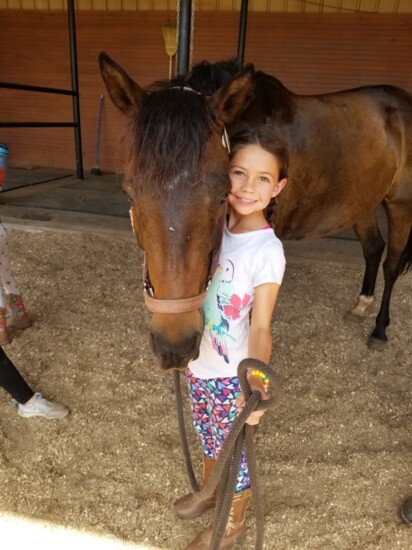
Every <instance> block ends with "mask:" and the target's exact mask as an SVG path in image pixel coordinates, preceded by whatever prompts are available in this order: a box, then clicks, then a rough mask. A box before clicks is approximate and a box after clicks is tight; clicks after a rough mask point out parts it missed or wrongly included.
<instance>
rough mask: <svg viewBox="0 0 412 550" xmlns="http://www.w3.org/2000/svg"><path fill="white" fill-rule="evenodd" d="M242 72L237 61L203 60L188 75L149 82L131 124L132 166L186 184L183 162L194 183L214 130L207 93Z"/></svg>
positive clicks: (157, 178)
mask: <svg viewBox="0 0 412 550" xmlns="http://www.w3.org/2000/svg"><path fill="white" fill-rule="evenodd" d="M238 71H239V67H238V65H237V63H236V61H220V62H218V63H208V62H207V61H202V62H201V63H199V64H197V65H195V66H194V67H193V69H192V70H191V72H190V73H189V75H187V76H186V77H176V78H174V79H173V80H171V81H158V82H155V83H154V84H153V85H151V86H150V87H149V88H148V89H147V92H148V95H147V96H146V98H145V99H144V101H143V103H142V105H141V107H140V109H139V110H138V112H137V114H136V117H135V119H134V121H133V124H132V127H131V138H132V148H131V150H132V151H133V152H134V153H133V163H132V164H131V165H130V169H131V171H132V172H133V173H138V174H141V175H142V177H144V178H145V179H150V180H151V181H157V182H159V183H162V184H163V185H165V184H166V182H169V183H170V182H171V181H173V180H176V179H177V178H180V181H181V183H182V180H181V178H182V176H183V174H182V173H181V172H182V167H184V172H185V174H184V175H185V176H186V178H187V179H188V182H187V183H188V184H191V183H193V181H192V179H193V177H196V176H197V171H198V168H199V164H200V163H201V159H202V156H203V154H204V151H205V147H206V144H207V141H208V139H209V137H210V132H211V120H210V114H209V112H208V109H207V104H206V101H205V97H206V96H208V95H211V94H213V93H214V92H215V91H216V90H218V89H219V88H220V87H221V86H222V85H223V84H225V83H226V82H228V81H229V80H230V78H231V77H232V76H234V75H235V74H236V73H237V72H238ZM187 88H189V89H191V90H194V91H193V92H191V91H190V90H187ZM196 92H197V93H196ZM130 175H133V174H130Z"/></svg>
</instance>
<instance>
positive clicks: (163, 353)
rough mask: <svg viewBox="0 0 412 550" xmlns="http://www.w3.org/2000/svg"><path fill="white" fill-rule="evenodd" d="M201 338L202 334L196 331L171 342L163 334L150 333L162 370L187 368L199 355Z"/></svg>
mask: <svg viewBox="0 0 412 550" xmlns="http://www.w3.org/2000/svg"><path fill="white" fill-rule="evenodd" d="M201 338H202V334H201V333H200V332H196V333H194V334H192V336H191V337H188V338H185V339H182V340H180V341H178V342H169V341H167V340H166V339H165V337H164V336H163V335H162V334H159V333H156V332H151V333H150V341H151V344H152V349H153V353H154V354H155V355H156V357H157V359H158V360H159V363H160V368H161V369H162V370H170V369H178V370H183V369H185V368H186V367H187V365H188V363H189V362H190V361H192V360H193V359H197V357H198V356H199V346H200V341H201Z"/></svg>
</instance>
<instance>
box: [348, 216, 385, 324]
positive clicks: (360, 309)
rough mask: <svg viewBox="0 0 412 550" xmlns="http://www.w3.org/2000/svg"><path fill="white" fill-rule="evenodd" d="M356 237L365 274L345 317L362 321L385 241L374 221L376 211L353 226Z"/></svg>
mask: <svg viewBox="0 0 412 550" xmlns="http://www.w3.org/2000/svg"><path fill="white" fill-rule="evenodd" d="M353 229H354V231H355V233H356V236H357V237H358V239H359V241H360V243H361V245H362V250H363V257H364V258H365V274H364V276H363V282H362V288H361V292H360V295H359V297H358V301H357V303H356V305H355V307H354V308H353V309H352V310H350V311H348V312H347V313H346V315H345V319H347V320H349V321H358V322H359V321H363V320H364V319H365V317H366V312H367V310H368V309H369V308H370V307H371V305H372V304H373V301H374V293H375V285H376V278H377V276H378V270H379V265H380V262H381V258H382V253H383V251H384V248H385V241H384V240H383V238H382V235H381V232H380V231H379V227H378V224H377V223H376V212H375V211H372V212H370V213H369V214H368V216H366V218H364V219H363V220H362V221H361V222H359V223H358V224H356V225H354V227H353Z"/></svg>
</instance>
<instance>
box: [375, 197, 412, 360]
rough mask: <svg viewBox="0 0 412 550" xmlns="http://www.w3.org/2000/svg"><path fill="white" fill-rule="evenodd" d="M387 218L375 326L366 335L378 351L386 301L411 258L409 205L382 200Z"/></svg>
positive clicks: (382, 342)
mask: <svg viewBox="0 0 412 550" xmlns="http://www.w3.org/2000/svg"><path fill="white" fill-rule="evenodd" d="M384 206H385V210H386V214H387V217H388V251H387V254H386V259H385V261H384V263H383V274H384V279H385V286H384V290H383V296H382V303H381V308H380V310H379V313H378V316H377V317H376V326H375V329H374V330H373V332H372V334H371V335H370V337H369V342H368V346H369V347H370V348H372V349H375V350H378V351H382V350H383V349H384V348H385V346H386V343H387V341H388V338H387V336H386V328H387V326H388V325H389V323H390V317H389V304H390V299H391V294H392V289H393V285H394V284H395V281H396V279H397V278H398V277H399V275H400V273H401V272H402V271H403V269H404V268H405V267H407V266H410V264H411V258H412V211H411V207H410V205H405V204H402V203H400V204H399V203H398V204H396V203H386V204H385V205H384Z"/></svg>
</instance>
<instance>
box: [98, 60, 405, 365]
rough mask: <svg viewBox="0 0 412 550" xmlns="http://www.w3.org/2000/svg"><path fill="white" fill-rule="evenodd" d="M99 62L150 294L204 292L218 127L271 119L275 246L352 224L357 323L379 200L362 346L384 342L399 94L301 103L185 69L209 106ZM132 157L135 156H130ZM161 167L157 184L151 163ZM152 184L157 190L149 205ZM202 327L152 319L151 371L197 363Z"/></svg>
mask: <svg viewBox="0 0 412 550" xmlns="http://www.w3.org/2000/svg"><path fill="white" fill-rule="evenodd" d="M101 67H102V74H103V76H104V78H105V81H106V85H107V87H108V90H109V92H110V94H111V96H112V99H113V101H114V102H115V104H116V105H117V106H118V107H119V108H120V109H121V110H123V111H124V112H128V113H129V114H130V116H132V117H133V118H134V132H135V137H136V136H137V138H136V139H135V141H134V143H133V145H132V148H131V150H130V159H131V161H130V163H129V165H128V166H129V167H128V169H127V174H128V176H127V177H128V181H129V183H127V181H126V183H125V187H126V190H127V191H128V193H129V195H130V196H131V198H132V200H133V204H134V206H133V209H132V214H133V216H132V217H133V219H134V222H135V224H134V229H135V233H136V235H137V237H138V240H139V241H140V243H141V245H142V247H143V248H144V249H145V252H146V255H147V261H148V266H149V273H150V280H151V286H152V287H153V289H154V293H155V295H156V296H157V298H160V299H165V298H172V299H181V298H185V297H190V296H196V295H197V294H199V293H201V292H202V290H203V289H204V286H205V282H206V279H207V276H208V267H209V263H210V256H211V253H212V250H213V249H214V248H216V243H217V241H218V239H219V236H218V233H219V232H220V227H221V223H220V221H219V223H217V222H216V219H219V220H221V219H222V206H221V204H222V202H223V201H222V196H224V195H225V194H226V193H227V191H228V189H229V181H228V177H227V175H225V171H226V170H227V153H226V152H225V151H224V149H223V147H222V146H221V144H220V137H221V133H222V128H223V127H224V125H226V127H227V129H228V131H229V134H231V135H233V134H234V133H235V132H236V131H237V130H238V129H239V128H241V127H242V126H244V125H259V124H272V125H274V126H276V128H277V129H278V130H279V133H280V134H281V136H282V137H283V139H284V140H285V142H286V143H287V146H288V149H289V155H290V169H289V174H288V184H287V186H286V188H285V189H284V190H283V191H282V193H281V194H280V195H279V196H278V197H277V199H276V206H275V208H274V213H273V220H272V222H273V226H274V228H275V231H276V234H277V235H278V236H279V237H280V238H282V239H315V238H319V237H324V236H327V235H332V234H334V233H337V232H339V231H342V230H344V229H346V228H348V227H354V229H355V232H356V234H357V236H358V238H359V240H360V241H361V244H362V247H363V252H364V256H365V262H366V271H365V276H364V281H363V285H362V289H361V295H360V297H359V302H358V304H357V306H356V307H355V308H354V309H353V310H352V316H353V317H355V318H362V317H363V316H364V315H365V311H366V309H367V307H369V306H370V304H371V303H372V301H373V295H374V289H375V282H376V277H377V273H378V269H379V265H380V260H381V256H382V253H383V249H384V246H385V242H384V240H383V238H382V236H381V234H380V232H379V229H378V226H377V223H376V217H375V216H376V209H377V207H378V206H379V204H383V206H384V208H385V211H386V214H387V218H388V252H387V257H386V260H385V262H384V277H385V289H384V295H383V299H382V305H381V310H380V312H379V314H378V317H377V320H376V326H375V329H374V331H373V333H372V336H371V338H370V344H371V345H373V346H374V347H377V348H381V347H383V345H384V344H385V343H386V340H387V337H386V327H387V325H388V324H389V301H390V296H391V291H392V287H393V284H394V282H395V281H396V279H397V277H398V275H399V274H400V273H401V272H402V271H404V270H407V269H409V268H410V267H411V263H412V232H411V228H412V96H411V95H410V94H408V93H407V92H406V91H404V90H401V89H399V88H395V87H392V86H367V87H363V88H357V89H354V90H348V91H343V92H338V93H332V94H325V95H320V96H300V95H296V94H293V93H292V92H290V91H289V90H287V89H286V88H285V87H284V86H283V85H282V84H281V83H280V82H279V81H278V80H277V79H276V78H274V77H272V76H270V75H267V74H265V73H262V72H257V73H254V71H253V67H250V66H249V67H247V68H246V69H245V70H244V71H242V72H241V73H239V74H237V75H235V76H233V75H234V73H235V70H234V68H233V66H231V65H228V64H216V65H208V64H205V63H203V64H201V65H199V66H198V67H196V68H195V69H194V71H193V72H192V74H191V75H189V77H188V78H187V79H186V81H185V86H189V87H190V88H192V89H194V90H197V91H199V92H201V93H202V94H207V95H209V96H210V97H209V98H208V99H206V98H205V97H204V95H198V94H194V93H193V92H190V91H187V88H185V89H183V88H180V89H176V88H175V87H174V86H173V84H172V85H170V84H169V85H168V86H166V89H164V88H162V87H161V88H158V89H157V91H153V92H152V93H149V94H147V93H146V92H144V91H143V90H142V89H141V88H139V87H138V86H137V85H136V84H135V83H134V82H133V81H131V80H130V79H129V77H128V76H127V75H126V73H124V71H123V70H122V69H121V68H120V67H118V66H117V65H116V64H114V63H113V62H111V60H110V59H109V58H107V57H106V56H104V55H103V56H102V58H101ZM221 69H225V70H224V71H222V70H221ZM181 84H182V82H180V85H181ZM156 94H158V98H157V99H158V100H159V101H160V98H163V100H162V101H161V102H160V103H159V104H158V106H157V109H158V111H157V114H156V109H154V108H153V107H152V106H151V104H150V103H151V102H152V103H154V102H155V100H156V97H155V96H156ZM159 105H160V107H159ZM136 110H137V114H136ZM151 110H152V111H153V112H151ZM160 115H161V116H160ZM156 117H157V118H156ZM161 117H162V118H161ZM205 117H206V118H205ZM187 118H190V119H193V118H194V119H197V122H198V123H199V124H200V126H201V127H202V128H203V130H204V133H203V136H202V137H201V138H199V136H196V135H195V127H194V126H190V127H189V126H188V123H187ZM149 119H150V120H151V122H149ZM162 120H163V122H164V121H165V120H168V121H169V123H168V125H166V127H165V128H166V129H167V128H170V127H173V128H174V136H172V132H168V131H165V128H163V129H162ZM156 124H157V132H158V134H159V136H160V140H158V141H157V142H153V141H152V142H151V145H150V144H149V139H150V137H147V136H148V134H150V133H151V132H153V131H154V130H155V129H156ZM169 124H170V126H169ZM185 133H186V135H184V134H185ZM183 135H184V137H183ZM176 140H180V141H179V143H180V148H181V147H183V145H184V144H186V145H185V147H186V150H185V155H182V154H181V155H178V154H177V149H176V143H173V142H176ZM196 140H197V141H198V144H197V149H196V150H193V148H192V141H196ZM160 143H161V148H162V150H161V155H162V160H160V159H159V157H157V158H158V160H157V161H156V160H155V159H154V161H153V163H152V164H151V163H150V162H149V161H148V160H147V158H146V157H147V156H148V155H150V153H151V152H152V153H153V155H154V157H155V158H156V155H157V153H156V151H154V149H155V148H159V144H160ZM150 147H151V149H150ZM179 150H180V149H179ZM139 155H140V157H142V155H143V156H144V157H145V159H146V160H145V161H144V162H143V161H139ZM160 162H161V163H162V167H161V170H162V175H161V177H160V178H159V176H158V174H156V168H155V167H156V165H158V164H159V163H160ZM148 165H150V166H151V167H149V166H148ZM159 171H160V169H159ZM156 180H158V181H156ZM159 181H161V182H162V183H161V184H160V183H159ZM137 182H139V183H137ZM171 182H173V183H171ZM193 184H196V185H193ZM165 185H166V187H165ZM144 186H146V187H147V188H146V189H143V187H144ZM162 186H163V187H162ZM148 188H151V189H152V191H149V190H148ZM153 188H157V189H160V188H163V191H158V193H157V195H156V198H155V197H154V194H153ZM136 189H139V191H138V192H136ZM168 189H169V190H168ZM176 216H177V217H178V218H179V223H177V222H176ZM173 220H175V221H173ZM136 226H139V227H136ZM175 226H176V227H175ZM170 227H172V228H173V231H172V230H171V229H170ZM216 228H218V231H217V230H216ZM155 234H156V236H155ZM143 241H144V242H143ZM201 329H202V322H201V318H200V314H199V313H198V312H197V311H190V312H186V313H170V314H169V313H155V314H154V316H153V322H152V340H153V347H154V350H155V352H156V353H157V355H158V357H159V358H160V360H161V363H162V365H163V366H164V367H165V368H169V367H182V366H184V365H185V364H186V363H187V361H188V359H190V358H192V357H194V356H196V354H197V350H198V345H199V341H200V336H199V334H201Z"/></svg>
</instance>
